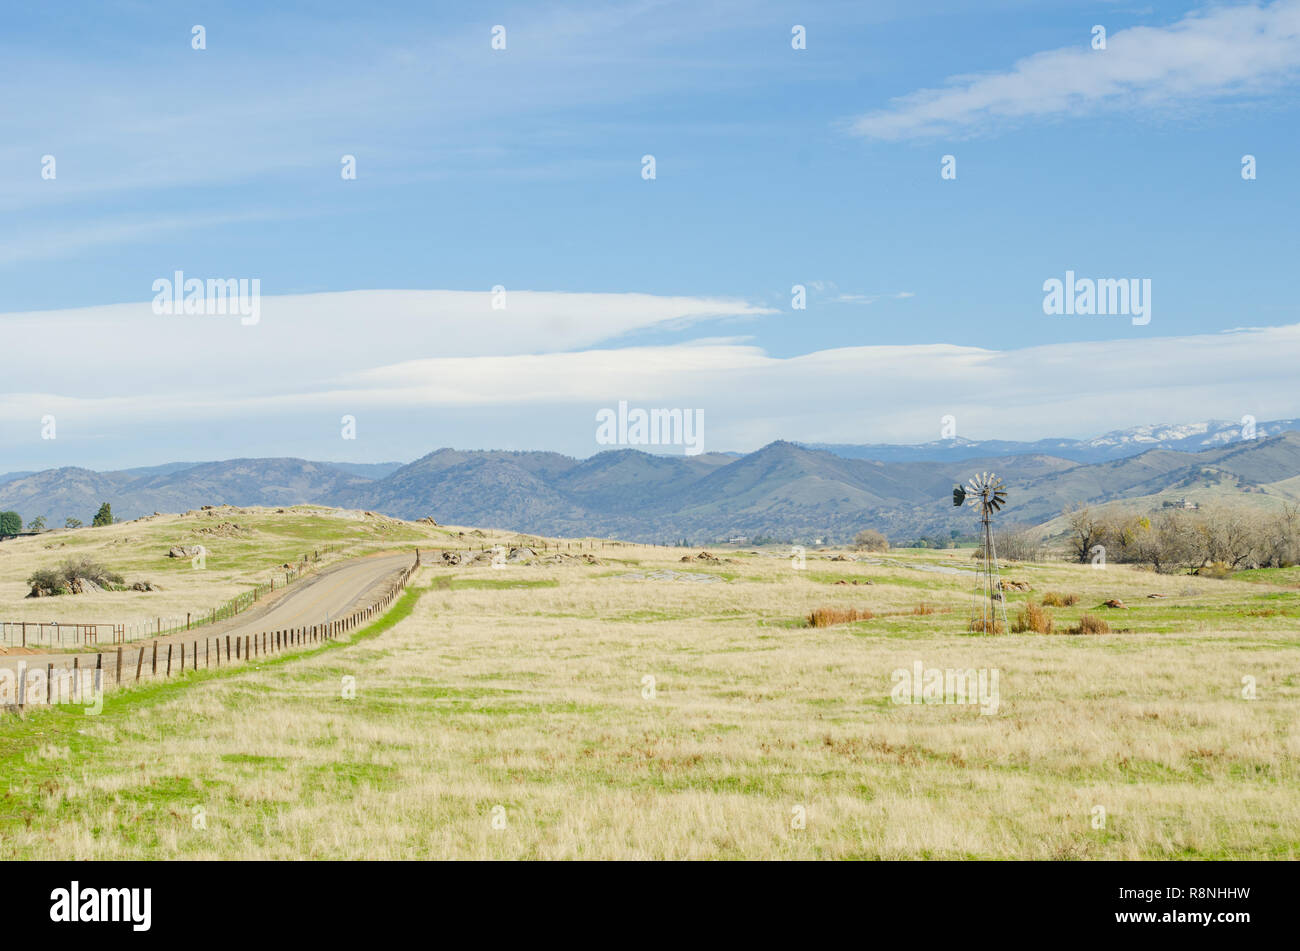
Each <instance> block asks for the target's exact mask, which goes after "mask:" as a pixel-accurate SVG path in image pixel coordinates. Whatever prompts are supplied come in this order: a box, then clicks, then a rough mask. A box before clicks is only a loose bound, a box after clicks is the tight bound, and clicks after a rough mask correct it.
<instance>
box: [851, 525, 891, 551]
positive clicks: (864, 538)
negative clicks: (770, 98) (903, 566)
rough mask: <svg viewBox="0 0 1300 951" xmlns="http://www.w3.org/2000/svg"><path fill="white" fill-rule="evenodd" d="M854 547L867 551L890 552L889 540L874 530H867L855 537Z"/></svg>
mask: <svg viewBox="0 0 1300 951" xmlns="http://www.w3.org/2000/svg"><path fill="white" fill-rule="evenodd" d="M853 547H854V548H859V549H864V550H866V551H889V539H888V538H886V537H885V536H884V535H882V534H881V533H880V532H878V531H876V530H875V529H874V528H865V529H863V530H862V531H860V532H858V533H857V534H856V535H855V536H853Z"/></svg>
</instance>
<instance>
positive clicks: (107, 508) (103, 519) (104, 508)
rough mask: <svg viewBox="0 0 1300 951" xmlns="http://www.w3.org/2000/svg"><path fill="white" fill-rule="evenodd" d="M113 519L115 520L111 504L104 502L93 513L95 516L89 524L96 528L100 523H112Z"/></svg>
mask: <svg viewBox="0 0 1300 951" xmlns="http://www.w3.org/2000/svg"><path fill="white" fill-rule="evenodd" d="M115 521H117V520H116V519H115V518H113V506H111V505H109V504H108V503H107V502H105V503H104V504H103V505H101V506H100V507H99V511H98V512H96V513H95V517H94V519H93V520H91V523H90V524H91V525H93V526H94V527H96V528H98V527H99V526H101V525H112V524H113V523H114V522H115Z"/></svg>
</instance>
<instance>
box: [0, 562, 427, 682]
mask: <svg viewBox="0 0 1300 951" xmlns="http://www.w3.org/2000/svg"><path fill="white" fill-rule="evenodd" d="M414 561H415V555H414V553H411V552H401V553H397V554H392V555H372V556H369V557H366V558H355V559H353V560H351V561H345V562H343V563H341V564H338V565H334V566H332V567H330V568H326V569H324V570H323V571H321V572H319V573H317V574H315V575H312V576H310V577H308V578H305V579H303V580H302V581H299V582H298V583H296V584H293V585H290V586H289V587H288V588H285V589H283V590H284V593H283V594H282V595H280V596H278V597H276V598H275V600H274V601H271V602H270V603H264V604H263V605H262V606H260V607H258V608H253V609H252V610H250V611H246V612H245V613H243V614H240V615H238V616H236V617H233V618H229V619H227V620H223V621H220V622H218V623H216V624H205V625H203V626H202V627H196V628H194V630H192V631H187V632H184V633H180V634H169V635H167V636H165V637H161V638H150V639H146V640H139V641H132V642H131V643H130V644H124V645H121V646H122V647H123V653H124V654H126V655H128V656H129V661H130V669H131V672H132V673H133V674H134V670H135V658H136V648H137V647H139V646H140V645H144V646H145V647H147V648H148V647H151V645H152V644H153V641H154V640H157V641H158V643H159V644H161V645H166V644H168V643H176V644H179V643H181V642H184V643H186V644H193V643H194V642H195V641H198V643H199V644H204V643H205V641H206V639H208V638H211V637H212V636H213V635H214V634H215V635H220V636H221V637H223V638H224V637H225V636H226V635H230V637H231V639H232V640H233V639H234V638H235V637H236V636H239V637H242V636H244V635H245V634H248V635H252V634H260V633H262V632H263V631H283V630H290V629H292V628H300V627H310V626H311V625H313V624H323V623H324V622H325V621H326V620H334V619H336V618H338V617H340V616H342V615H343V614H346V613H347V612H348V611H349V610H351V609H352V608H354V607H358V606H360V605H363V604H368V603H370V598H369V597H368V596H369V595H370V594H371V592H372V591H374V592H375V597H378V591H377V590H376V589H378V588H379V586H380V585H381V584H382V583H383V582H385V581H388V580H393V579H395V578H396V576H397V574H398V573H399V572H400V571H401V570H402V569H403V568H406V567H408V566H410V565H411V564H412V563H413V562H414ZM117 647H118V645H115V644H107V643H106V644H102V645H100V650H101V651H102V652H103V653H104V655H105V656H104V665H105V667H106V668H107V667H108V665H109V663H110V661H109V658H110V656H113V657H115V655H116V651H117ZM96 653H97V651H95V650H87V651H83V652H81V653H80V656H82V657H86V656H87V655H89V656H90V657H91V658H93V657H94V656H95V654H96ZM74 656H77V655H76V654H74V653H73V652H61V653H54V654H19V653H9V654H5V655H0V667H9V668H11V669H15V670H16V669H17V665H18V662H19V661H26V662H27V665H28V667H43V666H45V665H46V664H48V663H53V664H55V666H58V667H67V666H70V665H71V663H72V658H73V657H74ZM124 659H125V658H124ZM114 662H115V661H114ZM200 665H202V661H201V662H200ZM123 679H125V677H124V678H123Z"/></svg>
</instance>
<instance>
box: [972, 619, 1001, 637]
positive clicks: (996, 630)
mask: <svg viewBox="0 0 1300 951" xmlns="http://www.w3.org/2000/svg"><path fill="white" fill-rule="evenodd" d="M970 630H971V632H972V633H975V634H1005V633H1006V628H1005V627H1003V626H1002V622H1001V621H999V620H998V619H997V618H993V619H989V618H977V617H973V618H971V619H970Z"/></svg>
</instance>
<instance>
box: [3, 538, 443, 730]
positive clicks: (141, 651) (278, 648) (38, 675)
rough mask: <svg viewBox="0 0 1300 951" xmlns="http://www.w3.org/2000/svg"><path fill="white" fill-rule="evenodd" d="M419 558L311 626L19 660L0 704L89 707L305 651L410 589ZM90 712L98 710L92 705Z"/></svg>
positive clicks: (339, 634)
mask: <svg viewBox="0 0 1300 951" xmlns="http://www.w3.org/2000/svg"><path fill="white" fill-rule="evenodd" d="M419 564H420V563H419V561H418V560H417V561H416V562H415V563H414V564H412V565H410V566H409V567H406V568H403V569H402V572H401V574H400V575H398V576H397V578H396V579H394V580H393V581H392V582H390V583H389V584H388V585H387V586H386V587H385V588H384V589H383V591H382V593H381V594H380V596H379V597H378V598H377V599H376V600H374V602H373V603H370V604H366V605H365V606H362V607H357V608H354V609H353V610H352V611H351V612H350V613H348V614H345V615H344V616H342V617H340V618H334V619H332V620H326V621H322V623H320V624H312V625H308V626H306V627H296V628H288V629H281V630H274V631H261V632H258V633H256V634H226V635H220V634H218V635H215V636H212V635H210V636H207V637H204V638H203V639H202V640H200V639H198V638H194V639H193V640H184V639H182V640H177V641H170V642H168V643H166V644H160V643H159V642H158V641H154V642H153V643H152V644H145V645H141V646H140V647H139V648H137V649H136V650H134V651H131V650H129V649H127V648H125V647H118V648H116V649H115V650H113V651H111V652H107V653H105V652H98V653H96V654H95V659H94V666H93V667H92V666H90V663H89V661H90V658H89V657H87V658H86V661H87V663H86V664H85V665H83V664H82V662H81V661H82V655H80V654H78V655H76V656H74V657H73V658H72V659H71V662H65V663H62V664H55V663H53V662H47V663H46V664H44V665H36V666H31V667H29V666H28V665H27V663H26V662H25V661H23V660H19V661H18V664H17V671H12V670H10V669H9V668H0V705H3V706H5V707H9V708H13V707H17V708H18V709H22V708H23V707H26V706H32V705H35V706H44V705H47V704H50V705H52V704H58V703H73V704H82V705H84V706H87V707H90V706H92V705H93V704H95V703H96V702H102V699H103V695H104V693H105V692H107V691H108V690H110V689H114V688H120V687H124V686H131V685H133V684H139V683H144V682H147V681H151V680H166V679H168V678H170V677H176V676H180V675H183V674H185V673H187V672H192V671H197V670H216V669H220V668H221V667H229V666H231V665H235V664H247V663H249V662H251V661H256V660H259V659H263V658H267V657H273V656H276V655H281V654H286V653H291V652H294V651H300V650H306V649H309V648H312V647H316V646H319V645H321V644H323V643H326V642H329V641H334V640H338V639H340V638H342V637H344V636H346V635H348V634H350V633H351V632H353V631H355V630H357V629H359V628H362V627H364V626H365V625H366V624H368V623H369V622H370V621H372V620H374V619H375V618H377V617H378V616H380V615H381V614H383V613H384V612H385V611H387V610H388V608H389V607H391V606H392V604H393V602H394V601H396V600H397V598H398V597H399V596H400V595H401V594H402V592H403V591H405V590H406V587H407V585H408V584H409V582H410V580H411V575H412V574H414V573H415V569H416V568H418V567H419ZM88 712H95V711H93V710H90V711H88Z"/></svg>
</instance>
